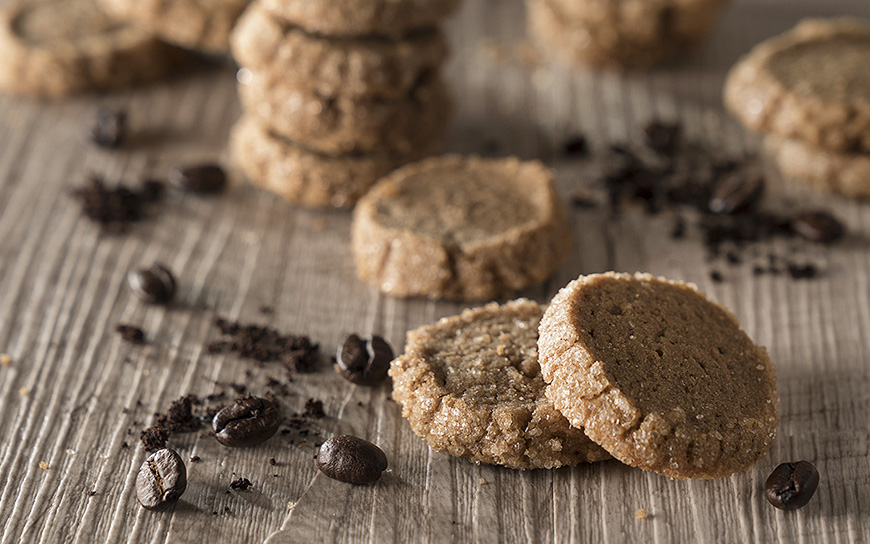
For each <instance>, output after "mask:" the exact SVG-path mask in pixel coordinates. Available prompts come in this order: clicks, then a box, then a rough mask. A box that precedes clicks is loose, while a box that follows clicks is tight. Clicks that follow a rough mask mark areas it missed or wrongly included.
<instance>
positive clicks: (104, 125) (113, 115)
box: [90, 109, 127, 149]
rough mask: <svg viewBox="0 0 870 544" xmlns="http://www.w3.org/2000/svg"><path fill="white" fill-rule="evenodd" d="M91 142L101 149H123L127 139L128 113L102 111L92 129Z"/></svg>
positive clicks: (122, 111) (99, 112)
mask: <svg viewBox="0 0 870 544" xmlns="http://www.w3.org/2000/svg"><path fill="white" fill-rule="evenodd" d="M90 136H91V141H92V142H94V143H95V144H97V145H98V146H100V147H105V148H107V149H115V148H117V147H121V146H122V145H123V144H124V141H125V140H126V138H127V112H125V111H124V110H110V109H101V110H100V111H98V112H97V117H96V119H95V120H94V125H93V127H91V133H90Z"/></svg>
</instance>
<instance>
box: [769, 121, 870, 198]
mask: <svg viewBox="0 0 870 544" xmlns="http://www.w3.org/2000/svg"><path fill="white" fill-rule="evenodd" d="M764 143H765V147H766V148H767V152H768V153H769V154H770V155H771V156H772V157H773V159H774V161H776V164H777V165H778V166H779V169H780V170H782V173H783V174H785V175H786V176H787V177H789V178H794V179H797V180H801V181H805V182H808V183H811V184H813V185H816V186H818V187H821V188H822V189H825V190H828V191H831V192H833V193H839V194H841V195H845V196H849V197H853V198H870V153H837V152H836V151H828V150H826V149H821V148H818V147H814V146H812V145H809V144H807V143H804V142H802V141H800V140H793V139H783V138H778V137H776V136H768V137H767V138H765V142H764Z"/></svg>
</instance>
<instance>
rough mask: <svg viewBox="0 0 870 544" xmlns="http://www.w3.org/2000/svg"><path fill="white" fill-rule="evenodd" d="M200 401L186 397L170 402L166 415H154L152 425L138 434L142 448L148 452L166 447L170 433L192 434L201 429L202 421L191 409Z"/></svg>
mask: <svg viewBox="0 0 870 544" xmlns="http://www.w3.org/2000/svg"><path fill="white" fill-rule="evenodd" d="M201 404H202V401H201V400H200V399H199V397H197V396H196V395H186V396H184V397H181V398H180V399H178V400H176V401H174V402H172V404H170V405H169V409H168V410H167V411H166V414H155V415H156V416H157V419H156V420H155V421H154V423H153V424H152V425H151V426H150V427H148V428H147V429H144V430H143V431H142V432H141V433H140V434H139V439H140V440H141V441H142V446H143V447H144V448H145V449H146V450H148V451H154V450H159V449H161V448H165V447H166V443H167V442H168V441H169V437H170V436H171V435H172V433H186V432H192V431H195V430H197V429H199V428H201V427H202V419H201V418H199V417H197V416H195V415H194V413H193V407H194V406H199V405H201Z"/></svg>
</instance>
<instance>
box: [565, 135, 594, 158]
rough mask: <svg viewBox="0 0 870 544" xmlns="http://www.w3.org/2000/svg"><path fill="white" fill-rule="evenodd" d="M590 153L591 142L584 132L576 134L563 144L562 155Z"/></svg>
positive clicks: (576, 155)
mask: <svg viewBox="0 0 870 544" xmlns="http://www.w3.org/2000/svg"><path fill="white" fill-rule="evenodd" d="M588 154H589V144H588V142H587V141H586V136H583V135H582V134H575V135H573V136H571V137H570V138H568V139H567V140H565V143H564V144H562V155H563V156H565V157H585V156H587V155H588Z"/></svg>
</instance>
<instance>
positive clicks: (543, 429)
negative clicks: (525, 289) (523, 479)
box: [389, 299, 610, 469]
mask: <svg viewBox="0 0 870 544" xmlns="http://www.w3.org/2000/svg"><path fill="white" fill-rule="evenodd" d="M543 312H544V307H543V306H541V305H540V304H538V303H536V302H532V301H529V300H523V299H520V300H515V301H512V302H508V303H507V304H505V305H503V306H500V305H499V304H497V303H492V304H488V305H486V306H484V307H482V308H476V309H470V310H465V311H464V312H462V314H460V315H458V316H453V317H447V318H444V319H442V320H440V321H438V322H437V323H435V324H434V325H429V326H426V327H421V328H419V329H417V330H414V331H411V332H409V333H408V341H407V344H406V346H405V353H404V354H402V356H400V357H398V358H397V359H395V360H394V361H393V362H392V365H391V367H390V371H389V373H390V377H391V378H392V379H393V398H394V399H395V400H396V402H398V403H399V404H400V405H402V415H403V416H404V417H405V418H407V419H408V421H409V422H410V424H411V428H412V429H414V432H415V433H416V434H417V435H419V436H421V437H423V438H425V439H426V441H427V442H429V445H430V446H432V448H433V449H435V450H438V451H441V452H444V453H448V454H450V455H455V456H457V457H465V458H467V459H470V460H472V461H476V462H479V463H489V464H496V465H504V466H508V467H510V468H516V469H535V468H556V467H560V466H565V465H576V464H579V463H591V462H594V461H600V460H602V459H608V458H610V456H609V455H608V454H607V453H606V452H605V451H604V450H602V449H601V448H600V447H598V446H597V445H595V443H593V442H592V441H591V440H589V439H588V438H587V437H586V435H585V434H583V431H581V430H580V429H576V428H574V427H572V426H571V425H570V424H569V423H568V420H566V419H565V417H564V416H562V414H560V413H559V412H558V411H557V410H556V409H555V408H554V407H553V403H552V402H551V401H550V400H549V399H548V398H547V397H546V395H544V388H545V387H546V384H545V383H544V379H543V378H542V377H541V369H540V367H539V366H538V355H537V353H538V348H537V339H538V323H539V322H540V320H541V315H542V314H543Z"/></svg>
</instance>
